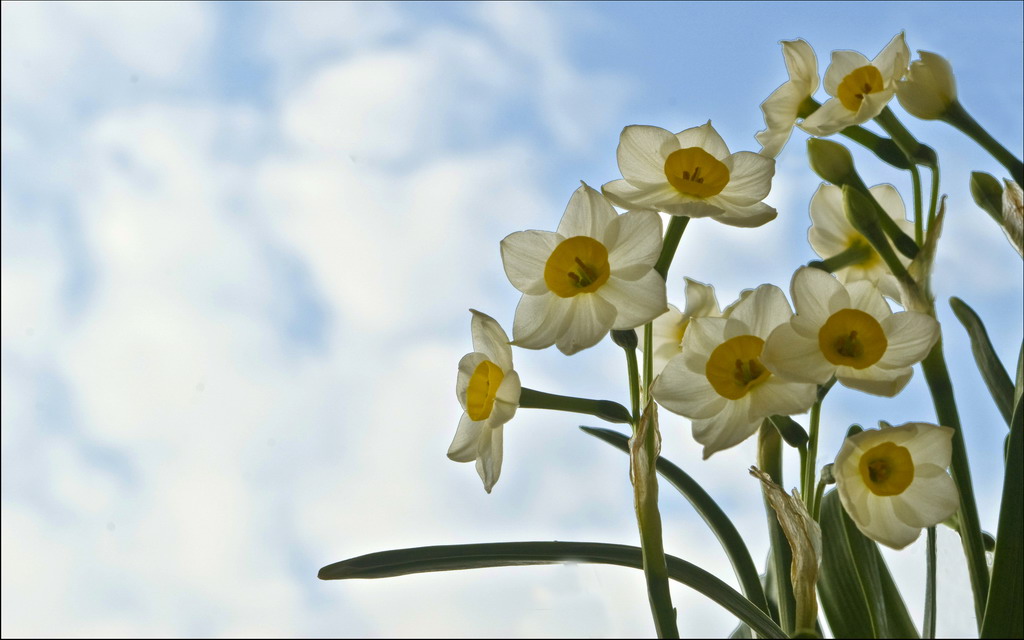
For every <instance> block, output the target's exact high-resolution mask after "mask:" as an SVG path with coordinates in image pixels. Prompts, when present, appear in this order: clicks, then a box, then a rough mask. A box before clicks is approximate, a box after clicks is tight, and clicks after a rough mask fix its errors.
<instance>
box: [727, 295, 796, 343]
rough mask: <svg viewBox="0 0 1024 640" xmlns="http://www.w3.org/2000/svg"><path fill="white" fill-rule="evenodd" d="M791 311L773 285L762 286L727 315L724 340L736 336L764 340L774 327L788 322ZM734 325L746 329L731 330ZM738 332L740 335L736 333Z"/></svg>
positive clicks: (787, 303)
mask: <svg viewBox="0 0 1024 640" xmlns="http://www.w3.org/2000/svg"><path fill="white" fill-rule="evenodd" d="M792 315H793V311H792V310H791V309H790V308H789V302H787V301H786V294H785V293H783V292H782V289H780V288H778V287H776V286H775V285H773V284H762V285H761V286H759V287H758V288H756V289H754V292H753V293H752V294H750V295H749V296H747V297H746V298H745V299H743V300H742V301H740V303H739V304H737V305H736V307H735V308H734V309H733V311H732V313H731V314H730V315H729V323H730V324H729V326H727V328H726V330H725V336H726V338H732V337H735V336H737V335H753V336H757V337H758V338H761V339H762V340H764V339H765V338H767V337H768V336H769V335H770V334H771V332H772V331H773V330H774V329H775V327H777V326H779V325H780V324H782V323H784V322H789V319H790V317H792ZM735 323H741V324H743V325H746V329H745V330H744V329H742V328H733V327H734V326H737V327H738V325H736V324H735ZM737 332H740V333H737Z"/></svg>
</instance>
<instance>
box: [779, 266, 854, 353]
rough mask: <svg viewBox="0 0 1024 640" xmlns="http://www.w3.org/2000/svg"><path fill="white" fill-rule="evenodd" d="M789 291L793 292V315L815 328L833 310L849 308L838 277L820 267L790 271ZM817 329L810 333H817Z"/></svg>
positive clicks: (830, 315) (833, 311)
mask: <svg viewBox="0 0 1024 640" xmlns="http://www.w3.org/2000/svg"><path fill="white" fill-rule="evenodd" d="M790 293H791V294H792V295H793V306H794V307H796V314H797V316H798V317H799V318H800V319H801V320H802V321H803V322H807V323H809V324H812V325H813V326H814V327H817V329H820V328H821V327H822V326H823V325H824V324H825V323H826V322H827V321H828V319H829V318H830V317H832V314H833V313H835V312H836V311H839V310H840V309H848V308H850V294H849V293H847V291H846V289H845V288H844V287H843V285H842V284H840V282H839V281H838V280H836V279H835V278H834V277H832V276H831V275H829V274H828V273H827V272H825V271H822V270H821V269H813V268H810V267H801V268H799V269H797V270H796V273H794V274H793V282H792V284H791V285H790ZM817 329H815V332H814V337H817ZM797 330H798V331H799V327H797Z"/></svg>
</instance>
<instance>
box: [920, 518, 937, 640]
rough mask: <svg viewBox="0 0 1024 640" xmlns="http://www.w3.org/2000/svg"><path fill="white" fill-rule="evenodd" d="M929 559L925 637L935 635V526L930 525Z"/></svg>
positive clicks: (922, 630)
mask: <svg viewBox="0 0 1024 640" xmlns="http://www.w3.org/2000/svg"><path fill="white" fill-rule="evenodd" d="M927 555H928V560H927V563H928V564H927V567H926V569H925V571H926V572H927V573H926V574H925V583H924V624H923V625H921V633H922V636H923V637H925V638H934V637H935V555H936V554H935V527H928V552H927Z"/></svg>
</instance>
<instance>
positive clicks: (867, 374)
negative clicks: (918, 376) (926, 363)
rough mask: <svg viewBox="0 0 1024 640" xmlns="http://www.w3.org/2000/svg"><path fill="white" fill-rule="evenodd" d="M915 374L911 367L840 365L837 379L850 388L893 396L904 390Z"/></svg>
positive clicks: (878, 394)
mask: <svg viewBox="0 0 1024 640" xmlns="http://www.w3.org/2000/svg"><path fill="white" fill-rule="evenodd" d="M913 375H914V370H913V369H911V368H910V367H907V368H906V369H879V368H878V366H877V365H876V366H873V367H868V368H867V369H854V368H853V367H838V368H837V369H836V379H837V380H839V382H840V383H841V384H842V385H843V386H844V387H848V388H850V389H857V390H858V391H863V392H865V393H870V394H872V395H876V396H884V397H886V398H891V397H893V396H895V395H896V394H897V393H899V392H900V391H902V390H903V387H905V386H907V383H908V382H910V378H911V377H912V376H913Z"/></svg>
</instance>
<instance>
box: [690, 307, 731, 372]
mask: <svg viewBox="0 0 1024 640" xmlns="http://www.w3.org/2000/svg"><path fill="white" fill-rule="evenodd" d="M728 322H729V321H728V319H726V318H691V319H690V323H689V324H688V325H686V333H684V334H683V344H682V357H683V362H684V363H685V364H686V368H687V369H689V370H690V371H693V372H694V373H698V374H700V375H704V369H705V367H706V366H707V364H708V358H709V357H710V356H711V352H712V351H714V350H715V349H716V348H717V347H718V345H720V344H722V343H723V342H725V330H726V327H727V326H728Z"/></svg>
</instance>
